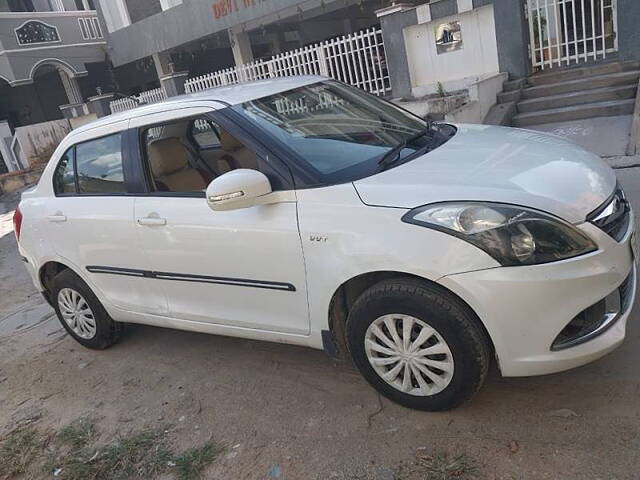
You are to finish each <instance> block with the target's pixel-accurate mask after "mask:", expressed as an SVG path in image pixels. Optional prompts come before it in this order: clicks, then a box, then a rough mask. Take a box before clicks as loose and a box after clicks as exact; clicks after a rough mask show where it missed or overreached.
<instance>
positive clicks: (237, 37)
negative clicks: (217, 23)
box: [227, 28, 253, 65]
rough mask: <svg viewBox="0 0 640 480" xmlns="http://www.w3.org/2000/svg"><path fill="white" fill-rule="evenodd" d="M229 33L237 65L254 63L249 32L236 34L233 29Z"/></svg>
mask: <svg viewBox="0 0 640 480" xmlns="http://www.w3.org/2000/svg"><path fill="white" fill-rule="evenodd" d="M227 32H229V43H230V44H231V51H232V52H233V59H234V60H235V62H236V65H242V64H244V63H250V62H253V51H252V50H251V42H250V41H249V32H235V31H234V30H233V29H231V28H230V29H229V30H227Z"/></svg>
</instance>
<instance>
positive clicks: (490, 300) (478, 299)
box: [439, 220, 636, 377]
mask: <svg viewBox="0 0 640 480" xmlns="http://www.w3.org/2000/svg"><path fill="white" fill-rule="evenodd" d="M579 227H580V228H581V229H582V230H583V231H584V232H585V233H586V234H587V235H589V236H590V237H591V238H592V239H593V240H594V241H595V242H596V244H597V245H598V250H597V251H595V252H592V253H589V254H586V255H582V256H580V257H576V258H572V259H568V260H563V261H559V262H554V263H549V264H544V265H534V266H523V267H499V268H493V269H488V270H481V271H475V272H468V273H461V274H457V275H450V276H446V277H443V278H442V279H440V280H439V282H440V283H441V284H442V285H443V286H445V287H447V288H448V289H450V290H451V291H453V292H455V293H456V294H457V295H459V296H460V297H461V298H462V299H463V300H465V301H466V302H467V303H468V304H469V306H470V307H471V308H473V309H474V311H475V312H476V314H477V315H478V316H479V317H480V319H481V320H482V322H483V323H484V325H485V327H486V329H487V331H488V332H489V335H490V336H491V339H492V341H493V344H494V347H495V350H496V355H497V358H498V362H499V365H500V370H501V371H502V374H503V375H504V376H507V377H512V376H528V375H544V374H548V373H554V372H559V371H563V370H568V369H570V368H574V367H578V366H580V365H584V364H586V363H589V362H591V361H593V360H596V359H598V358H600V357H602V356H604V355H606V354H607V353H609V352H610V351H612V350H614V349H615V348H616V347H618V346H619V345H620V344H621V343H622V341H623V340H624V337H625V330H626V323H627V319H628V318H629V315H630V313H631V307H632V306H633V302H634V300H635V293H636V278H635V277H636V275H635V271H636V269H635V265H634V259H633V253H632V248H631V241H632V232H633V229H634V225H633V220H631V222H630V225H629V228H628V231H627V233H626V235H625V236H624V238H623V239H622V241H620V242H617V241H615V240H614V239H613V238H611V237H610V236H609V235H607V234H606V233H605V232H603V231H602V230H600V229H599V228H598V227H596V226H594V225H592V224H591V223H584V224H582V225H580V226H579ZM627 278H629V281H631V282H632V285H631V286H630V287H629V292H630V293H629V298H628V308H626V309H621V310H620V312H619V313H618V315H617V316H616V318H615V321H614V322H611V324H610V325H608V327H607V328H606V329H602V331H600V332H598V334H597V335H594V336H592V337H591V338H589V339H588V340H587V341H584V342H582V343H579V344H577V345H575V346H571V347H569V348H564V349H561V350H557V351H554V350H552V344H553V342H554V340H555V339H556V338H557V337H558V335H559V334H560V332H561V331H562V330H563V329H564V328H565V327H566V326H567V324H568V323H569V322H570V321H571V320H572V319H573V318H574V317H576V316H577V315H578V314H580V312H582V311H584V310H585V309H587V308H589V307H591V306H592V305H594V304H596V303H598V302H600V301H601V300H602V299H604V298H606V297H608V296H610V295H611V294H612V292H615V291H616V290H617V289H618V288H619V287H620V286H621V285H622V284H623V282H624V281H625V280H626V279H627Z"/></svg>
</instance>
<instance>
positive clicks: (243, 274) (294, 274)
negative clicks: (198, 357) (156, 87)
mask: <svg viewBox="0 0 640 480" xmlns="http://www.w3.org/2000/svg"><path fill="white" fill-rule="evenodd" d="M139 138H140V143H141V149H140V150H141V152H142V154H143V157H144V158H143V165H144V166H145V168H146V169H147V175H146V177H147V178H148V182H149V186H148V189H149V193H148V195H145V196H139V197H137V198H136V200H135V213H134V217H135V220H136V222H137V225H136V229H137V233H138V239H139V245H140V247H141V249H142V250H143V251H144V252H145V254H146V262H147V265H148V267H147V270H148V275H149V276H150V278H153V279H154V281H156V282H157V283H158V285H159V286H160V287H161V288H163V289H164V291H165V293H166V296H167V299H168V304H169V311H170V315H171V317H173V318H175V319H177V320H188V321H196V322H205V323H212V324H218V325H224V326H231V327H239V328H245V329H255V330H265V331H272V332H282V333H292V334H303V335H304V334H308V332H309V320H308V305H307V289H306V276H305V267H304V258H303V254H302V243H301V240H300V235H299V232H298V222H297V211H296V203H295V201H291V202H289V203H279V204H275V205H266V206H255V207H251V208H245V209H239V210H232V211H225V212H214V211H212V210H211V209H210V208H209V207H208V206H207V203H206V199H205V196H204V190H205V189H206V187H207V185H208V183H209V182H210V181H211V180H212V179H213V178H215V177H216V176H218V175H223V174H224V173H226V172H228V171H229V170H233V169H236V168H252V169H258V170H262V167H261V166H262V165H263V163H264V162H265V161H266V159H265V158H264V156H261V155H260V154H259V153H257V152H256V150H255V149H253V148H251V147H250V146H248V145H245V144H244V143H243V142H242V141H240V140H239V139H238V138H236V137H234V136H232V135H231V134H230V133H229V132H228V131H226V130H225V129H223V128H222V127H221V126H220V125H218V124H216V123H214V122H213V121H211V120H210V119H205V117H199V118H195V119H194V118H186V119H178V120H174V121H171V122H167V123H164V124H161V125H158V124H154V125H153V126H149V127H148V128H144V127H142V128H140V130H139ZM270 174H271V173H269V174H268V176H269V175H270ZM272 178H273V177H272ZM272 184H276V185H277V184H278V182H277V181H275V179H274V181H273V182H272Z"/></svg>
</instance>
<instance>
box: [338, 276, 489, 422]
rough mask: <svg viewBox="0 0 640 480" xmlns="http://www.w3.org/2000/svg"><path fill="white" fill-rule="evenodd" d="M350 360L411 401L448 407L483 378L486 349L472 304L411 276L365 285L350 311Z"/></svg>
mask: <svg viewBox="0 0 640 480" xmlns="http://www.w3.org/2000/svg"><path fill="white" fill-rule="evenodd" d="M347 337H348V342H349V350H350V351H351V355H352V357H353V360H354V363H355V364H356V366H357V367H358V369H359V370H360V372H361V373H362V374H363V376H364V377H365V378H366V379H367V381H369V383H370V384H371V385H372V386H373V387H374V388H376V390H378V391H379V392H380V393H381V394H383V395H385V396H386V397H388V398H389V399H391V400H393V401H395V402H397V403H399V404H401V405H404V406H406V407H410V408H416V409H421V410H431V411H438V410H448V409H451V408H454V407H456V406H458V405H460V404H461V403H463V402H465V401H467V400H469V399H470V398H472V397H473V396H474V395H475V394H476V393H477V391H478V390H479V389H480V387H481V386H482V384H483V382H484V380H485V378H486V375H487V371H488V368H489V363H490V358H491V353H490V352H491V350H490V346H489V341H488V339H487V336H486V334H485V332H484V331H483V329H482V327H481V326H480V325H479V321H478V320H477V318H476V317H475V315H474V314H473V312H471V310H470V309H469V307H468V306H467V305H465V304H464V303H463V302H461V301H460V300H459V299H458V298H457V297H455V296H454V295H452V294H451V293H450V292H448V291H446V290H445V289H443V288H441V287H439V286H436V285H431V284H428V283H426V282H422V281H419V280H414V279H397V280H388V281H384V282H381V283H378V284H376V285H374V286H372V287H370V288H369V289H367V290H366V291H365V292H364V293H363V294H362V295H361V296H360V297H359V298H358V299H357V300H356V302H355V303H354V305H353V306H352V308H351V310H350V312H349V316H348V319H347Z"/></svg>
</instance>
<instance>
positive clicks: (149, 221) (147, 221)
mask: <svg viewBox="0 0 640 480" xmlns="http://www.w3.org/2000/svg"><path fill="white" fill-rule="evenodd" d="M166 224H167V219H166V218H158V217H145V218H139V219H138V225H149V226H162V225H166Z"/></svg>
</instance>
